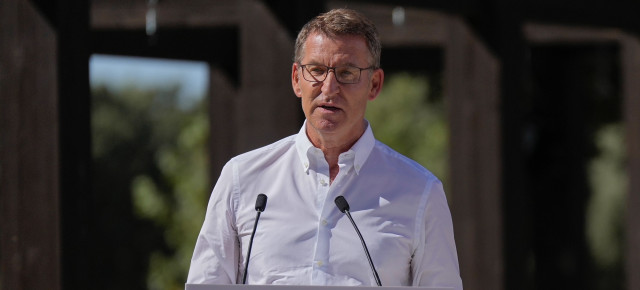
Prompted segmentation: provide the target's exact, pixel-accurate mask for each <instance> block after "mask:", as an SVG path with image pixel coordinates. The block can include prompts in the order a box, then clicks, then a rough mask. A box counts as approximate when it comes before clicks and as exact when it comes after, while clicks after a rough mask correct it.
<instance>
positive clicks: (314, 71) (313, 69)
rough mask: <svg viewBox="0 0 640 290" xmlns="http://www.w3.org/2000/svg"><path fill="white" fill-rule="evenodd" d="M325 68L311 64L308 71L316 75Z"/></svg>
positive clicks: (321, 72)
mask: <svg viewBox="0 0 640 290" xmlns="http://www.w3.org/2000/svg"><path fill="white" fill-rule="evenodd" d="M326 70H327V69H325V68H323V67H319V66H312V67H309V71H310V72H311V73H313V74H317V75H321V74H324V72H325V71H326Z"/></svg>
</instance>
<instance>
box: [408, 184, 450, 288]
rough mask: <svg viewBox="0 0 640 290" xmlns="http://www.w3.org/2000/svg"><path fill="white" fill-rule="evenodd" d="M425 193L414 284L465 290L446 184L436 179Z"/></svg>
mask: <svg viewBox="0 0 640 290" xmlns="http://www.w3.org/2000/svg"><path fill="white" fill-rule="evenodd" d="M425 190H426V192H425V193H426V195H425V196H426V200H425V204H424V213H423V218H422V219H421V222H420V223H419V224H418V225H419V226H418V228H417V230H418V231H419V233H417V234H416V236H417V237H418V240H417V241H416V244H417V246H416V249H415V251H414V256H413V259H412V260H411V269H412V277H413V282H412V284H413V285H414V286H425V287H453V289H455V290H462V279H461V278H460V269H459V266H458V254H457V252H456V245H455V240H454V236H453V223H452V221H451V213H450V211H449V206H448V204H447V198H446V196H445V194H444V190H443V188H442V183H441V182H440V181H439V180H437V179H436V180H435V181H433V182H431V185H429V186H427V188H426V189H425ZM420 224H421V226H420Z"/></svg>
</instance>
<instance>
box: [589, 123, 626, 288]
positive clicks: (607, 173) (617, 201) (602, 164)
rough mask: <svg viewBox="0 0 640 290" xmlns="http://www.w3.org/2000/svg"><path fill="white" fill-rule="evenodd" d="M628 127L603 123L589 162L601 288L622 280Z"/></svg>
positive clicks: (592, 232) (592, 237)
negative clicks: (595, 150)
mask: <svg viewBox="0 0 640 290" xmlns="http://www.w3.org/2000/svg"><path fill="white" fill-rule="evenodd" d="M623 136H624V130H623V127H622V126H621V124H620V123H613V124H609V125H605V126H603V127H601V128H600V129H599V130H598V131H597V132H596V136H595V142H596V146H597V147H598V151H599V153H600V154H599V155H598V156H596V157H595V158H593V159H592V160H591V162H590V164H589V169H588V174H589V181H590V183H591V189H592V195H591V197H590V201H589V203H588V206H587V216H586V233H587V239H588V242H589V246H590V248H591V253H592V255H593V258H594V260H595V262H596V263H595V264H596V267H597V270H598V271H600V272H601V274H600V275H601V277H602V278H601V279H599V281H598V284H599V286H598V288H594V289H611V287H612V285H615V283H619V281H620V279H621V277H620V275H621V273H622V272H623V271H622V268H623V267H622V264H623V260H624V258H623V257H624V249H623V245H624V243H623V241H624V212H625V211H624V208H625V206H624V201H625V198H626V192H627V180H628V177H627V174H626V171H625V158H626V154H625V146H624V141H623V140H624V138H623Z"/></svg>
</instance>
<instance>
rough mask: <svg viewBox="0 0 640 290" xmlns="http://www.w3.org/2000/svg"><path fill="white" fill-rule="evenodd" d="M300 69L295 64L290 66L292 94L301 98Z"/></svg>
mask: <svg viewBox="0 0 640 290" xmlns="http://www.w3.org/2000/svg"><path fill="white" fill-rule="evenodd" d="M299 72H300V67H299V66H298V64H297V63H295V62H294V63H293V65H292V66H291V86H292V87H293V93H294V94H296V96H298V98H302V88H300V73H299Z"/></svg>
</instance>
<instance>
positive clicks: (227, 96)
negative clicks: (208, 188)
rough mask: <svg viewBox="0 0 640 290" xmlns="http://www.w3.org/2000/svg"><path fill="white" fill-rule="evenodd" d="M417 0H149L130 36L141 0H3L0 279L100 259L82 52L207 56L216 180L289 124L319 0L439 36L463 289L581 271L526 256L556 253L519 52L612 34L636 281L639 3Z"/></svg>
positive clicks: (639, 249)
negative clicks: (543, 246)
mask: <svg viewBox="0 0 640 290" xmlns="http://www.w3.org/2000/svg"><path fill="white" fill-rule="evenodd" d="M389 2H391V3H389ZM423 2H424V1H409V0H406V1H364V0H363V1H350V2H348V3H347V2H339V1H317V2H316V3H314V4H309V3H303V2H300V1H285V0H281V1H277V0H276V1H259V0H241V1H231V0H229V1H226V0H225V1H207V0H183V1H178V0H164V1H159V2H158V3H157V4H155V9H156V13H157V33H156V34H155V35H154V36H153V37H149V36H147V35H146V34H145V25H146V19H145V15H146V13H147V11H148V9H149V3H147V1H137V2H132V1H122V0H93V1H91V2H89V1H86V0H84V1H83V0H57V1H36V0H33V1H29V0H3V1H2V2H0V266H1V272H0V283H1V284H0V288H3V289H41V288H42V289H85V288H86V287H87V285H91V283H92V281H93V280H92V279H93V278H95V276H96V275H97V274H96V272H98V270H99V269H96V266H95V264H96V262H95V261H92V260H91V259H89V258H87V257H91V255H90V253H89V252H90V247H91V239H92V238H94V236H93V235H92V231H95V230H96V229H94V228H92V226H93V225H94V224H92V219H91V204H92V202H94V197H93V196H92V194H91V190H90V185H89V184H90V176H89V174H88V172H90V170H89V169H90V166H91V156H90V147H91V144H90V139H91V138H90V127H89V124H90V118H89V117H90V116H89V114H90V101H89V88H88V58H89V55H90V54H91V53H108V54H122V55H137V56H153V57H166V58H182V59H195V60H202V61H206V62H208V63H209V64H210V67H211V73H210V84H211V87H212V88H215V89H213V90H211V92H210V106H211V114H210V116H211V135H212V136H215V137H216V139H217V140H220V142H212V144H211V148H210V152H211V164H212V168H213V169H214V170H213V172H212V173H211V174H212V179H215V178H217V173H218V170H219V169H220V167H221V165H222V164H223V163H224V162H226V160H227V159H228V158H230V157H231V156H233V155H235V154H238V153H240V152H244V151H247V150H249V149H252V148H255V147H257V146H260V145H263V144H266V143H269V142H271V141H273V140H276V139H278V138H281V137H282V136H285V135H289V134H292V132H295V131H296V130H297V129H298V128H299V126H300V123H299V122H300V121H301V115H300V113H299V111H300V109H299V104H298V102H297V100H296V98H295V96H294V95H293V94H292V92H291V88H290V81H289V78H288V75H289V74H290V65H291V56H292V49H293V40H294V38H295V34H296V32H297V29H299V28H300V27H301V26H302V24H303V23H305V22H306V21H307V20H308V19H309V18H311V17H312V16H314V15H316V14H318V13H319V12H321V11H324V10H325V9H327V8H331V7H343V6H349V7H353V8H356V9H359V10H361V11H362V12H364V13H365V14H367V15H368V16H369V17H371V19H372V20H373V21H374V22H376V24H377V25H378V28H379V30H380V33H381V37H382V41H383V46H384V47H385V48H388V49H390V50H393V49H401V48H408V47H409V48H412V49H414V50H415V51H418V52H424V53H425V54H427V53H429V51H432V50H431V49H433V48H436V49H437V50H439V51H442V57H443V61H442V63H443V69H444V72H443V85H444V90H445V98H446V100H447V107H448V116H449V117H448V120H449V124H450V144H451V145H450V149H449V151H450V171H451V173H450V180H452V184H451V191H452V192H451V194H452V200H450V203H451V209H452V214H453V217H454V227H455V231H456V232H455V234H456V240H457V245H458V252H459V257H460V267H461V272H462V277H463V281H464V284H465V289H496V290H499V289H547V288H548V287H547V286H549V285H542V284H541V283H547V282H557V281H563V283H564V282H567V281H568V282H567V283H574V284H573V285H574V286H575V285H576V284H575V283H576V279H579V278H577V277H578V275H585V274H587V275H588V274H589V273H588V272H585V271H586V270H581V269H583V268H580V267H578V268H579V269H578V270H576V271H575V274H571V275H573V276H567V277H564V276H560V274H557V275H556V276H553V275H554V274H553V273H547V272H545V271H544V270H543V269H539V270H538V271H537V272H536V273H534V274H532V271H533V270H532V268H531V267H532V265H531V264H530V263H531V257H532V255H533V256H535V257H538V258H540V259H538V260H537V262H538V263H540V265H539V266H538V267H544V266H548V265H556V264H557V262H558V261H557V260H554V257H551V258H550V259H551V260H549V261H546V262H545V260H543V259H541V258H542V257H543V256H542V255H539V256H536V255H537V254H536V251H537V249H538V248H537V247H539V243H538V242H537V240H535V238H536V235H537V234H540V233H541V232H542V233H543V234H545V232H544V230H542V231H537V230H536V227H537V226H538V224H537V217H536V212H534V211H535V210H536V209H537V208H536V207H535V204H536V203H537V202H538V198H539V197H538V193H539V192H537V191H536V190H535V188H536V186H540V185H539V184H538V180H537V179H536V176H535V175H534V174H533V173H532V170H531V169H530V168H532V167H530V166H531V163H532V161H531V157H530V149H529V148H528V147H527V146H528V145H527V144H528V143H526V142H524V141H526V140H525V139H526V138H527V136H528V135H527V132H529V131H528V128H530V127H531V126H536V125H538V123H536V122H535V118H534V121H533V122H532V121H531V116H536V110H535V109H534V108H535V107H536V104H538V103H537V102H538V101H537V100H538V99H537V96H536V95H535V94H532V93H530V92H529V91H528V86H529V84H530V81H529V79H530V78H531V77H532V76H531V74H530V67H529V66H530V63H528V58H529V56H530V55H529V53H530V52H531V47H533V46H540V45H560V46H562V45H568V46H572V45H576V44H578V45H580V44H603V43H604V44H613V45H614V46H615V47H617V48H618V49H619V64H620V65H619V71H618V72H617V73H618V74H619V76H620V89H621V95H622V96H623V100H622V104H623V106H622V108H621V113H622V116H623V118H622V119H623V121H624V124H625V129H626V131H625V132H626V133H625V134H626V135H625V138H626V148H627V162H628V164H627V174H628V180H629V184H628V193H627V199H626V204H627V210H626V217H625V221H626V225H625V232H626V245H627V246H626V265H624V269H625V272H626V286H625V289H629V290H631V289H640V274H638V273H640V246H638V245H640V211H638V209H639V208H640V178H639V177H640V82H637V81H636V80H638V79H640V41H639V39H640V37H639V35H640V20H638V19H640V18H638V17H637V15H636V14H637V11H640V7H638V6H640V5H638V4H636V3H634V2H633V1H626V2H625V1H618V2H611V1H599V0H591V1H583V2H582V3H581V6H580V7H576V6H573V5H569V4H567V3H564V2H558V1H551V0H543V1H525V2H524V3H522V2H520V1H506V0H494V1H466V0H455V1H427V2H426V3H423ZM396 6H403V7H404V8H405V12H406V14H405V21H404V23H403V25H401V26H398V25H394V24H393V23H392V21H391V11H392V9H393V8H394V7H396ZM384 57H386V55H385V54H384V52H383V58H384ZM389 57H391V58H393V59H394V60H398V61H399V62H400V63H402V62H408V61H407V60H406V59H403V58H402V56H400V55H397V54H396V55H394V54H393V53H390V55H389ZM409 61H410V60H409ZM256 64H259V66H258V67H262V68H265V69H264V70H256V69H254V68H255V67H256ZM399 66H401V65H399ZM283 76H284V77H283ZM221 108H224V109H221ZM579 114H581V113H580V112H574V113H567V115H570V116H573V117H575V116H578V115H579ZM573 117H572V118H573ZM576 118H577V117H576ZM573 126H574V127H571V128H574V129H575V128H578V127H576V126H578V125H573ZM569 139H571V138H569ZM569 139H568V141H567V142H575V141H571V140H569ZM567 160H574V159H567ZM574 161H575V160H574ZM534 163H535V162H534ZM536 164H537V163H536ZM533 168H535V167H533ZM578 179H579V177H578ZM576 182H578V183H579V181H576ZM547 185H552V184H547ZM557 194H560V195H562V194H565V193H562V192H559V193H557ZM566 196H568V197H573V195H571V194H569V193H566ZM579 198H582V197H579ZM570 201H571V200H570V199H569V200H568V201H567V203H568V202H570ZM558 206H568V207H569V208H568V209H567V210H566V211H565V212H563V213H560V216H562V214H564V215H568V214H570V213H574V211H573V210H577V211H576V212H580V208H579V207H578V206H573V205H570V204H564V203H562V202H560V203H559V205H558ZM578 224H579V222H578ZM570 225H575V224H570ZM547 234H548V233H547ZM578 234H579V233H578ZM565 240H566V241H567V242H573V241H577V242H578V243H582V242H584V239H581V238H580V237H576V236H567V237H566V238H565ZM582 256H583V255H582V254H580V253H578V254H575V256H570V257H569V258H570V259H573V260H576V261H577V260H579V259H581V258H582ZM545 263H547V264H545ZM585 269H586V268H585ZM571 273H574V272H571ZM547 274H548V275H552V276H550V277H547V276H544V275H547ZM584 281H587V280H586V279H585V280H584ZM585 283H587V282H585ZM578 284H579V283H578ZM563 285H564V284H563ZM579 286H584V289H589V288H588V287H587V285H579ZM549 287H552V286H549Z"/></svg>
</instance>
